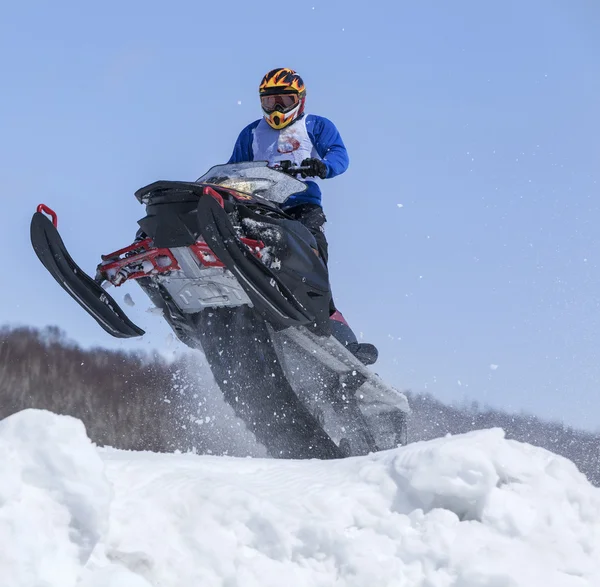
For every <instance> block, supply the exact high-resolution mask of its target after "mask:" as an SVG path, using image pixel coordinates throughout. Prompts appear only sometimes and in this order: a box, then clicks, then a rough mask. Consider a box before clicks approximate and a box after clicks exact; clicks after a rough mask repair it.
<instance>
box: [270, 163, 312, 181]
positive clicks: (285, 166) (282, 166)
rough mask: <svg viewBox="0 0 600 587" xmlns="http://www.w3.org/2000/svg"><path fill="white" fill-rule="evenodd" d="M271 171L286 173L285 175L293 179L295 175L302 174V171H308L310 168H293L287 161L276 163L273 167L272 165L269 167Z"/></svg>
mask: <svg viewBox="0 0 600 587" xmlns="http://www.w3.org/2000/svg"><path fill="white" fill-rule="evenodd" d="M271 169H275V170H277V171H281V172H282V173H286V174H287V175H291V176H292V177H295V176H296V175H298V174H300V173H302V172H304V171H310V170H311V168H310V167H308V166H307V165H305V166H304V167H303V166H301V165H300V166H297V167H296V166H294V165H293V163H292V162H291V161H289V160H286V161H281V162H280V163H277V164H275V165H273V166H272V167H271Z"/></svg>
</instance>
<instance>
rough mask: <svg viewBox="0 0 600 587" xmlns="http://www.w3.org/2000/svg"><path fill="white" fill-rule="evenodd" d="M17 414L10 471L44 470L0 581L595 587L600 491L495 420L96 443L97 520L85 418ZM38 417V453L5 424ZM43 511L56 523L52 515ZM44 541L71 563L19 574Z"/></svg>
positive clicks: (18, 520) (1, 435) (133, 585)
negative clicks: (335, 433) (469, 427)
mask: <svg viewBox="0 0 600 587" xmlns="http://www.w3.org/2000/svg"><path fill="white" fill-rule="evenodd" d="M18 418H20V420H19V422H20V423H21V424H22V426H21V425H20V426H16V424H13V426H12V428H13V432H12V434H10V435H8V436H7V435H6V426H4V425H3V426H0V446H2V447H7V446H9V447H10V450H13V451H14V452H15V453H18V456H17V457H16V459H14V460H15V461H16V462H17V463H21V464H22V463H29V464H28V465H27V471H28V473H23V474H21V475H20V476H19V475H17V474H15V475H12V477H14V478H15V479H20V482H21V484H22V485H23V486H24V487H26V488H29V487H30V486H31V487H34V486H33V485H31V482H30V479H31V478H34V479H43V480H44V484H43V487H40V486H39V484H38V485H35V488H36V489H38V491H39V492H38V494H37V499H38V500H41V499H43V500H44V504H45V506H44V508H40V507H39V503H36V502H34V501H32V500H31V499H30V500H29V501H28V502H27V505H26V506H24V507H21V509H20V510H19V511H16V510H15V512H14V514H15V515H13V517H12V526H13V527H15V528H16V527H21V528H23V535H22V536H19V537H18V539H14V538H9V540H15V542H18V545H19V547H18V548H16V549H14V553H13V559H12V564H11V565H10V566H5V565H6V562H5V559H4V558H3V557H4V555H5V553H1V554H0V577H2V578H3V579H6V578H7V577H9V578H10V580H7V581H6V584H7V585H11V586H12V585H26V584H27V585H35V586H37V585H59V584H60V585H61V586H68V585H74V584H75V583H73V576H74V572H75V568H76V567H77V565H79V569H80V570H81V571H82V574H81V581H80V583H79V584H78V585H79V586H80V587H148V586H159V585H160V586H161V587H179V586H181V585H202V586H203V587H212V586H215V587H216V586H219V587H221V586H225V587H234V586H240V587H254V586H256V587H258V586H260V587H275V586H276V587H282V586H283V585H285V586H286V587H301V586H302V587H304V586H306V587H308V586H310V587H326V586H327V587H329V586H334V585H335V586H336V587H342V586H344V587H345V586H348V587H350V586H351V587H359V586H360V587H365V586H368V587H371V586H373V587H383V586H394V587H395V586H397V587H521V586H523V587H593V586H597V585H600V490H598V489H596V488H594V487H592V486H591V485H590V484H589V483H588V482H587V481H586V479H585V478H584V476H583V475H582V474H580V473H579V472H578V471H577V469H576V468H575V466H574V465H573V464H571V463H570V462H569V461H567V460H565V459H563V458H561V457H558V456H556V455H553V454H552V453H549V452H547V451H545V450H543V449H538V448H534V447H531V446H529V445H525V444H520V443H517V442H512V441H507V440H506V439H505V438H504V437H503V434H502V432H501V431H499V430H488V431H481V432H475V433H471V434H466V435H462V436H457V437H452V438H445V439H438V440H435V441H430V442H427V443H418V444H414V445H411V446H408V447H405V448H402V449H398V450H394V451H389V452H386V453H380V454H377V455H371V456H368V457H362V458H353V459H347V460H344V461H336V462H319V461H305V462H299V461H296V462H294V461H274V460H264V459H235V458H229V457H207V456H195V455H156V454H151V453H134V452H123V451H114V450H101V451H99V454H100V456H101V457H102V460H103V461H104V464H105V473H106V476H107V477H108V479H109V481H110V482H111V484H112V489H113V497H112V502H111V505H110V518H109V521H110V523H109V525H108V527H106V526H103V525H102V523H101V518H102V512H106V502H107V496H108V490H107V487H106V482H105V481H104V477H103V474H102V470H101V469H102V468H101V465H100V464H99V460H98V453H95V452H94V450H93V448H92V447H91V446H90V444H89V441H87V440H86V439H85V438H84V437H83V431H82V429H81V426H79V425H78V424H77V423H76V422H74V421H73V420H71V419H64V418H59V417H56V416H51V415H49V414H42V415H40V414H39V413H35V412H29V413H23V414H20V415H19V416H18ZM40 418H43V419H44V427H45V428H46V429H54V430H55V433H54V434H46V433H44V434H42V433H39V434H40V436H43V437H44V439H45V440H44V441H43V444H45V445H46V446H45V448H44V449H43V450H42V449H39V451H38V449H36V450H33V449H32V448H31V447H27V446H26V445H27V442H26V441H24V439H23V435H22V434H17V433H16V429H17V428H23V429H29V430H32V431H33V430H35V429H36V428H37V427H38V426H39V425H40V420H39V419H40ZM54 418H56V421H54V420H53V419H54ZM7 422H9V420H7V421H5V423H7ZM3 424H4V423H3ZM67 427H70V433H71V434H72V440H71V441H69V442H68V443H67V442H63V439H64V438H66V434H64V433H66V428H67ZM31 434H32V436H31V439H32V440H34V434H33V432H32V433H31ZM7 440H8V441H9V443H7V442H6V441H7ZM75 441H76V442H75ZM10 442H13V444H15V445H17V450H15V449H14V447H13V446H11V445H10ZM36 444H37V443H36ZM75 446H77V450H75V448H74V447H75ZM2 454H3V456H4V458H3V461H6V459H7V455H9V454H10V453H9V452H3V453H2ZM36 454H41V455H44V456H43V458H42V457H40V458H34V457H35V455H36ZM84 454H85V458H84V459H82V460H81V459H79V457H82V456H83V455H84ZM32 455H33V456H32ZM52 455H56V459H54V458H53V457H52ZM8 460H9V462H10V458H9V459H8ZM75 464H77V468H79V467H81V468H82V469H81V471H77V472H76V474H75V473H74V471H75V467H74V465H75ZM38 469H39V470H38ZM18 470H19V471H23V470H24V466H21V465H20V468H19V469H18ZM26 483H27V485H26ZM0 487H1V491H2V493H1V495H2V501H1V502H0V504H1V505H2V508H0V515H1V516H2V518H0V519H1V520H2V521H4V519H5V518H4V509H5V507H6V505H7V504H8V505H9V506H10V504H11V503H13V502H11V501H10V499H9V500H8V501H6V499H5V498H4V496H5V494H7V489H6V487H8V485H7V484H5V483H4V479H3V480H2V482H1V483H0ZM92 489H93V491H92ZM13 501H14V502H15V503H16V500H13ZM74 503H78V504H80V506H79V507H73V504H74ZM11 507H13V508H14V507H16V506H15V504H13V505H12V506H11ZM52 508H55V509H56V511H57V512H61V513H60V515H58V514H56V516H55V518H56V519H57V520H59V522H60V523H57V524H54V523H52V522H51V521H49V520H48V516H49V515H50V514H49V512H50V511H51V509H52ZM61 508H62V509H61ZM83 512H85V514H83ZM99 518H100V519H99ZM75 520H77V521H75ZM8 527H10V525H8ZM2 528H4V526H2ZM26 528H28V530H26ZM82 528H84V529H85V530H83V529H82ZM67 529H69V531H68V532H67V531H66V530H67ZM2 532H3V533H4V532H5V530H2ZM25 532H28V534H27V537H32V538H31V543H29V542H28V541H27V540H25ZM99 532H101V533H102V535H101V538H100V540H98V535H99ZM2 538H4V536H2ZM95 541H97V542H96V547H95V549H94V551H93V553H92V556H91V558H90V559H89V560H88V561H87V563H86V562H85V559H86V556H87V553H88V552H89V548H90V546H91V545H92V544H93V543H94V542H95ZM4 543H5V541H4V540H2V544H4ZM44 548H52V549H54V550H53V552H54V554H52V555H51V556H52V559H53V560H52V561H51V562H53V563H55V564H54V569H55V572H58V571H57V569H58V568H59V567H61V568H62V565H64V567H65V568H66V569H67V570H68V574H65V575H64V579H63V580H62V582H58V581H55V582H54V583H53V582H51V581H52V580H53V579H52V578H50V579H48V578H46V579H45V580H46V583H44V582H42V581H35V582H29V583H27V582H26V581H25V577H26V575H25V573H26V572H30V574H29V575H28V576H29V577H31V576H33V575H31V572H32V571H31V569H32V568H33V567H32V564H33V563H31V562H30V561H34V562H35V565H36V567H35V568H36V569H37V570H38V571H39V570H40V569H42V568H43V566H44V565H43V564H42V562H41V561H43V560H44V556H45V555H46V553H45V551H44ZM19 553H20V554H19ZM59 556H60V557H62V558H61V560H62V561H63V563H61V564H60V565H59V564H58V563H57V561H58V557H59ZM36 557H37V558H36ZM5 569H8V571H5ZM7 572H8V575H7ZM11 573H12V574H11ZM13 576H14V577H15V580H12V578H13ZM56 576H58V575H56ZM21 577H23V578H21ZM45 577H52V575H51V574H48V573H47V574H46V576H45ZM19 581H20V582H19ZM3 584H4V583H3Z"/></svg>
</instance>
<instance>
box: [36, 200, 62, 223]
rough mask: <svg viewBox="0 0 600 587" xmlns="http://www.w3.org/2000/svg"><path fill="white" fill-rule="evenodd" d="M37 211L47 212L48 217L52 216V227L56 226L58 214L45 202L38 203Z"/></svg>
mask: <svg viewBox="0 0 600 587" xmlns="http://www.w3.org/2000/svg"><path fill="white" fill-rule="evenodd" d="M37 211H38V212H43V213H44V214H48V216H50V218H52V224H54V228H58V215H57V214H56V212H55V211H54V210H52V208H50V207H49V206H46V204H40V205H39V206H38V207H37Z"/></svg>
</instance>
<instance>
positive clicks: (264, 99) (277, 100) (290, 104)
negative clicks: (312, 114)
mask: <svg viewBox="0 0 600 587" xmlns="http://www.w3.org/2000/svg"><path fill="white" fill-rule="evenodd" d="M299 101H300V98H299V97H298V94H296V93H293V94H292V93H290V94H267V95H266V96H261V97H260V104H261V106H262V109H263V110H264V111H265V112H275V110H279V112H288V111H289V110H292V109H293V108H294V107H295V106H297V105H298V102H299Z"/></svg>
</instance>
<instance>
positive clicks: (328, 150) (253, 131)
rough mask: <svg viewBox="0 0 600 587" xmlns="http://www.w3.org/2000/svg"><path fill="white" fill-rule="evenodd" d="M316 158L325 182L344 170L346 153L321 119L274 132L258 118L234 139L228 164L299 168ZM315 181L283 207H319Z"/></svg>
mask: <svg viewBox="0 0 600 587" xmlns="http://www.w3.org/2000/svg"><path fill="white" fill-rule="evenodd" d="M309 157H316V158H318V159H321V160H322V161H323V162H324V163H325V165H326V166H327V178H328V179H329V178H330V177H335V176H336V175H339V174H340V173H344V171H346V169H348V162H349V160H348V152H347V151H346V147H345V146H344V142H343V141H342V137H341V136H340V133H339V132H338V130H337V128H336V127H335V125H334V124H333V123H332V122H331V121H330V120H328V119H327V118H323V117H322V116H316V115H314V114H307V115H305V116H303V117H301V118H299V119H298V120H296V121H295V122H294V123H292V124H291V125H289V126H287V127H285V128H283V129H281V130H275V129H273V128H271V127H270V126H269V125H268V124H267V123H266V121H265V120H264V119H263V118H261V119H259V120H256V121H254V122H253V123H251V124H249V125H248V126H247V127H246V128H244V130H242V132H241V133H240V136H239V137H238V139H237V141H236V143H235V146H234V148H233V154H232V155H231V158H230V159H229V163H241V162H242V161H268V162H269V164H271V165H274V164H276V163H278V162H280V161H283V160H291V161H292V162H293V163H294V164H295V165H300V164H301V163H302V161H303V160H304V159H307V158H309ZM318 181H319V180H314V181H313V180H311V181H306V184H307V186H308V189H307V190H306V191H305V192H300V193H298V194H294V195H293V196H290V198H289V199H288V200H287V201H286V207H291V206H297V205H299V204H317V205H319V206H320V205H321V188H320V187H319V184H318Z"/></svg>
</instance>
